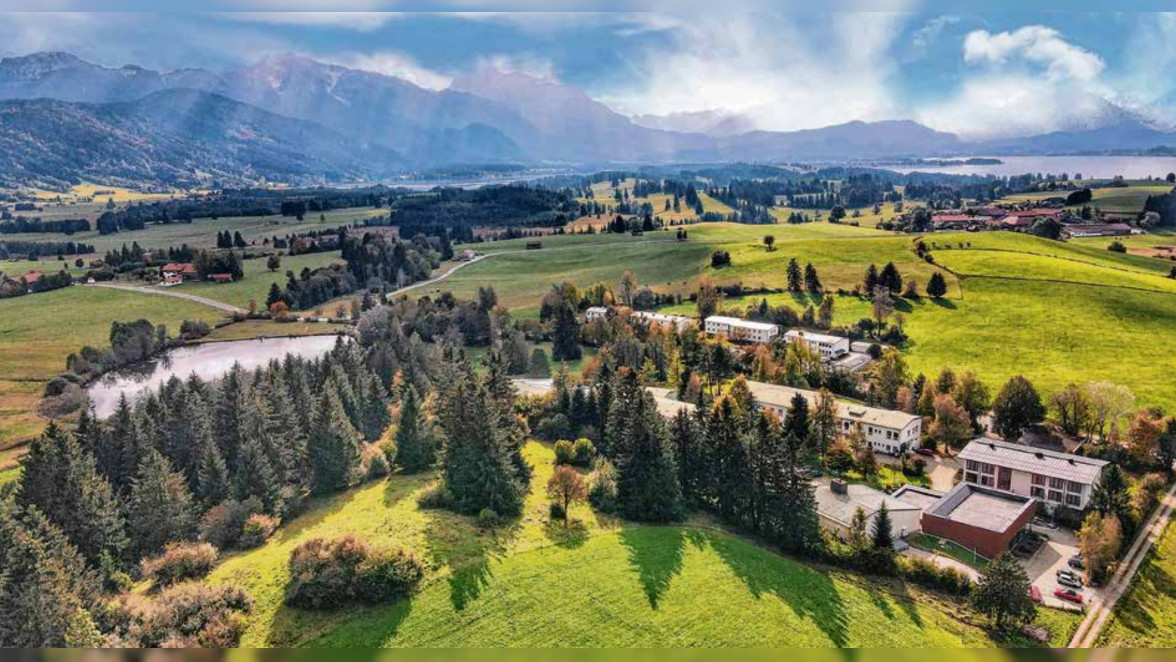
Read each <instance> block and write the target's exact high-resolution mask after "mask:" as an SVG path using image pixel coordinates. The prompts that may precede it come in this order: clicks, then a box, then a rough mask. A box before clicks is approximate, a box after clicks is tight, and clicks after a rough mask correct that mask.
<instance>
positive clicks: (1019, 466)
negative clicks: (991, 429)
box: [959, 439, 1109, 510]
mask: <svg viewBox="0 0 1176 662" xmlns="http://www.w3.org/2000/svg"><path fill="white" fill-rule="evenodd" d="M959 460H960V464H962V465H963V466H964V482H967V483H971V484H973V485H980V486H983V487H991V488H994V489H997V490H1002V491H1004V492H1012V493H1013V494H1020V495H1022V496H1030V497H1036V498H1037V499H1039V500H1041V501H1043V502H1045V504H1046V505H1048V506H1052V507H1057V506H1065V507H1067V508H1072V509H1074V510H1086V507H1087V506H1088V505H1089V504H1090V496H1091V494H1092V493H1093V492H1094V488H1095V487H1097V486H1098V484H1099V481H1101V480H1102V475H1103V470H1104V469H1106V467H1107V464H1109V463H1108V462H1105V461H1103V460H1095V459H1091V458H1089V457H1081V456H1078V455H1071V454H1069V453H1059V452H1057V451H1049V450H1043V449H1040V448H1033V447H1032V446H1022V445H1021V444H1010V443H1008V442H1005V441H996V440H992V439H977V440H975V441H973V442H972V443H970V444H968V445H967V447H965V448H964V450H962V451H960V454H959Z"/></svg>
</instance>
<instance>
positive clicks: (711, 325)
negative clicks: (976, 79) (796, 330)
mask: <svg viewBox="0 0 1176 662" xmlns="http://www.w3.org/2000/svg"><path fill="white" fill-rule="evenodd" d="M704 330H705V331H706V332H707V333H709V334H710V335H712V336H727V339H728V340H731V341H732V342H746V343H759V344H765V343H770V342H772V341H773V340H775V339H776V336H778V335H780V327H778V326H776V325H775V324H768V323H766V322H752V321H749V320H743V319H739V318H738V317H723V316H722V315H715V316H713V317H708V318H706V322H705V325H704Z"/></svg>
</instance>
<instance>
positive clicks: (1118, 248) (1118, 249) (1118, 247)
mask: <svg viewBox="0 0 1176 662" xmlns="http://www.w3.org/2000/svg"><path fill="white" fill-rule="evenodd" d="M1107 250H1108V251H1111V252H1112V253H1126V252H1127V247H1126V246H1124V245H1123V242H1121V241H1112V242H1111V245H1110V246H1107Z"/></svg>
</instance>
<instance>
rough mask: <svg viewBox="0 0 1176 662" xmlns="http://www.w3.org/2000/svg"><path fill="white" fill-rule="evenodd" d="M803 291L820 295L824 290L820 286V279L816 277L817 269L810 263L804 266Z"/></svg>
mask: <svg viewBox="0 0 1176 662" xmlns="http://www.w3.org/2000/svg"><path fill="white" fill-rule="evenodd" d="M804 289H805V290H806V291H807V292H809V293H810V294H820V293H821V291H822V290H823V289H824V288H823V287H822V286H821V277H820V276H818V275H817V268H816V267H814V266H813V265H812V263H811V262H810V263H808V264H806V265H804Z"/></svg>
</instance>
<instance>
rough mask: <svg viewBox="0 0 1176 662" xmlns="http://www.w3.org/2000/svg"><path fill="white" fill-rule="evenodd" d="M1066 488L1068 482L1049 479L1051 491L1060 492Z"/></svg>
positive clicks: (1059, 479)
mask: <svg viewBox="0 0 1176 662" xmlns="http://www.w3.org/2000/svg"><path fill="white" fill-rule="evenodd" d="M1065 486H1066V481H1064V480H1062V479H1061V478H1050V479H1049V489H1051V490H1060V489H1062V488H1063V487H1065Z"/></svg>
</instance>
